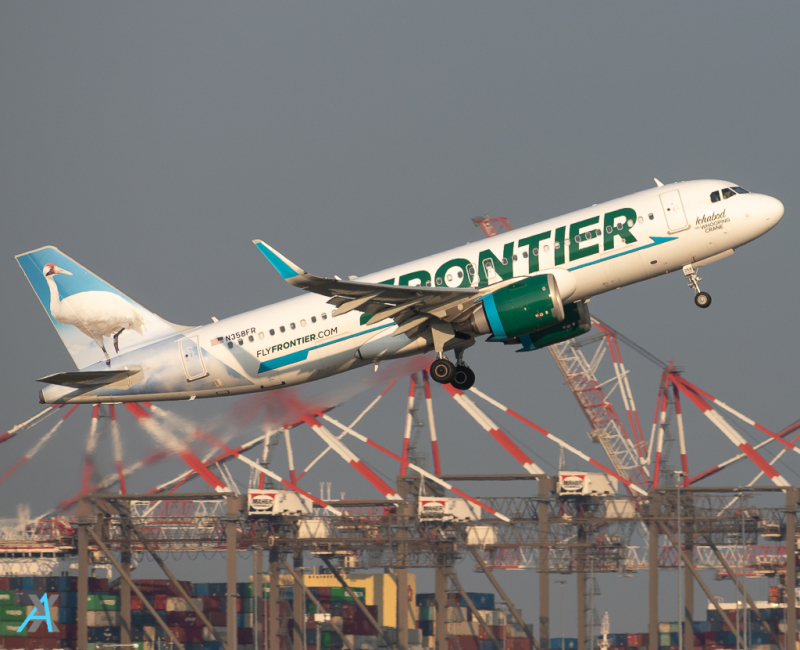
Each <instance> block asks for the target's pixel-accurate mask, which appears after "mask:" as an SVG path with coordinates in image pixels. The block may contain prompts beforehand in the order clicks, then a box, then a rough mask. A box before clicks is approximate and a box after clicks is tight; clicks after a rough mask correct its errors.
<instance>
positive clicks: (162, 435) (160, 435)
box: [125, 402, 228, 492]
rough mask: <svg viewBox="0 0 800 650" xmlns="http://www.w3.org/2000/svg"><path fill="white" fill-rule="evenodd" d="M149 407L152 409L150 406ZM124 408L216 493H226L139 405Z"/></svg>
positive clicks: (224, 486)
mask: <svg viewBox="0 0 800 650" xmlns="http://www.w3.org/2000/svg"><path fill="white" fill-rule="evenodd" d="M150 406H151V407H152V405H150ZM125 408H127V409H128V410H129V411H130V412H131V413H132V414H133V416H134V417H135V418H136V421H137V422H139V423H140V424H141V425H142V426H143V427H144V428H145V431H147V432H148V433H149V434H150V435H151V436H153V438H155V439H156V440H157V441H159V443H160V444H162V445H163V446H164V447H167V448H168V449H170V451H172V452H174V453H175V454H177V455H178V457H180V459H181V460H182V461H183V462H184V463H186V464H187V465H188V466H189V467H191V468H192V469H193V470H194V471H195V472H197V474H198V475H199V476H200V477H202V478H203V479H204V480H205V481H206V483H208V484H209V485H210V486H211V487H212V488H214V489H215V490H216V491H217V492H227V491H228V488H227V487H226V485H225V484H224V483H223V482H222V481H220V480H219V479H218V478H217V477H216V476H215V475H214V474H212V473H211V471H210V470H209V469H208V468H207V467H206V466H205V465H203V463H201V462H200V459H199V458H197V456H195V455H194V454H193V453H192V452H191V451H189V449H188V447H186V445H184V444H183V443H182V442H180V441H179V440H178V439H177V438H176V437H175V436H173V435H172V434H171V433H169V432H168V431H165V430H163V429H162V428H161V427H160V426H158V424H157V423H156V422H155V421H154V420H153V416H152V415H151V414H150V413H148V412H147V411H145V410H144V409H143V408H142V407H141V406H140V405H139V404H137V403H135V402H133V403H125Z"/></svg>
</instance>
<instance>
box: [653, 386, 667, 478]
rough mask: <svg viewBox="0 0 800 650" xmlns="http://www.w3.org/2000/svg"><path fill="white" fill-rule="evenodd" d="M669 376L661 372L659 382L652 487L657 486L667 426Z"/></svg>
mask: <svg viewBox="0 0 800 650" xmlns="http://www.w3.org/2000/svg"><path fill="white" fill-rule="evenodd" d="M669 381H670V380H669V376H668V375H666V374H662V383H661V386H662V388H661V392H662V399H661V411H660V413H657V414H656V421H657V423H658V440H657V441H656V460H655V465H654V467H653V487H658V482H659V479H660V478H661V455H662V452H663V451H664V434H665V433H666V428H667V405H668V393H669Z"/></svg>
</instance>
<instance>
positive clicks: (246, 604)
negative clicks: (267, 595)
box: [242, 597, 253, 614]
mask: <svg viewBox="0 0 800 650" xmlns="http://www.w3.org/2000/svg"><path fill="white" fill-rule="evenodd" d="M242 608H243V609H244V613H245V614H252V613H253V599H252V598H247V597H245V598H242Z"/></svg>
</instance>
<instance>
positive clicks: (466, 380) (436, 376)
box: [429, 350, 475, 390]
mask: <svg viewBox="0 0 800 650" xmlns="http://www.w3.org/2000/svg"><path fill="white" fill-rule="evenodd" d="M439 354H440V356H439V358H438V359H436V361H434V362H433V363H432V364H431V367H430V370H429V372H430V375H431V377H432V378H433V380H434V381H437V382H439V383H440V384H450V385H452V386H453V388H457V389H458V390H469V389H470V388H472V386H473V384H475V373H474V372H473V371H472V368H470V367H469V366H468V365H467V364H465V363H464V359H463V355H464V351H463V350H460V351H456V359H457V363H456V364H454V363H453V362H452V361H450V359H448V358H447V357H446V356H444V353H441V352H440V353H439Z"/></svg>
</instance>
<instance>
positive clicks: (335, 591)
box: [331, 587, 366, 603]
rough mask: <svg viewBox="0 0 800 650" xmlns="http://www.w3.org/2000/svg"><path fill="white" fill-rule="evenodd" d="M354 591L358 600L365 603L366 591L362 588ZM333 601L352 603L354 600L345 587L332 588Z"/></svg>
mask: <svg viewBox="0 0 800 650" xmlns="http://www.w3.org/2000/svg"><path fill="white" fill-rule="evenodd" d="M353 591H354V592H355V594H356V596H357V597H358V599H359V600H360V601H362V602H363V601H364V599H365V598H366V591H365V590H364V589H363V588H362V587H357V588H354V589H353ZM331 601H332V602H345V603H352V602H353V599H352V598H350V595H349V594H348V593H347V590H346V589H345V588H344V587H331Z"/></svg>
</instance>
